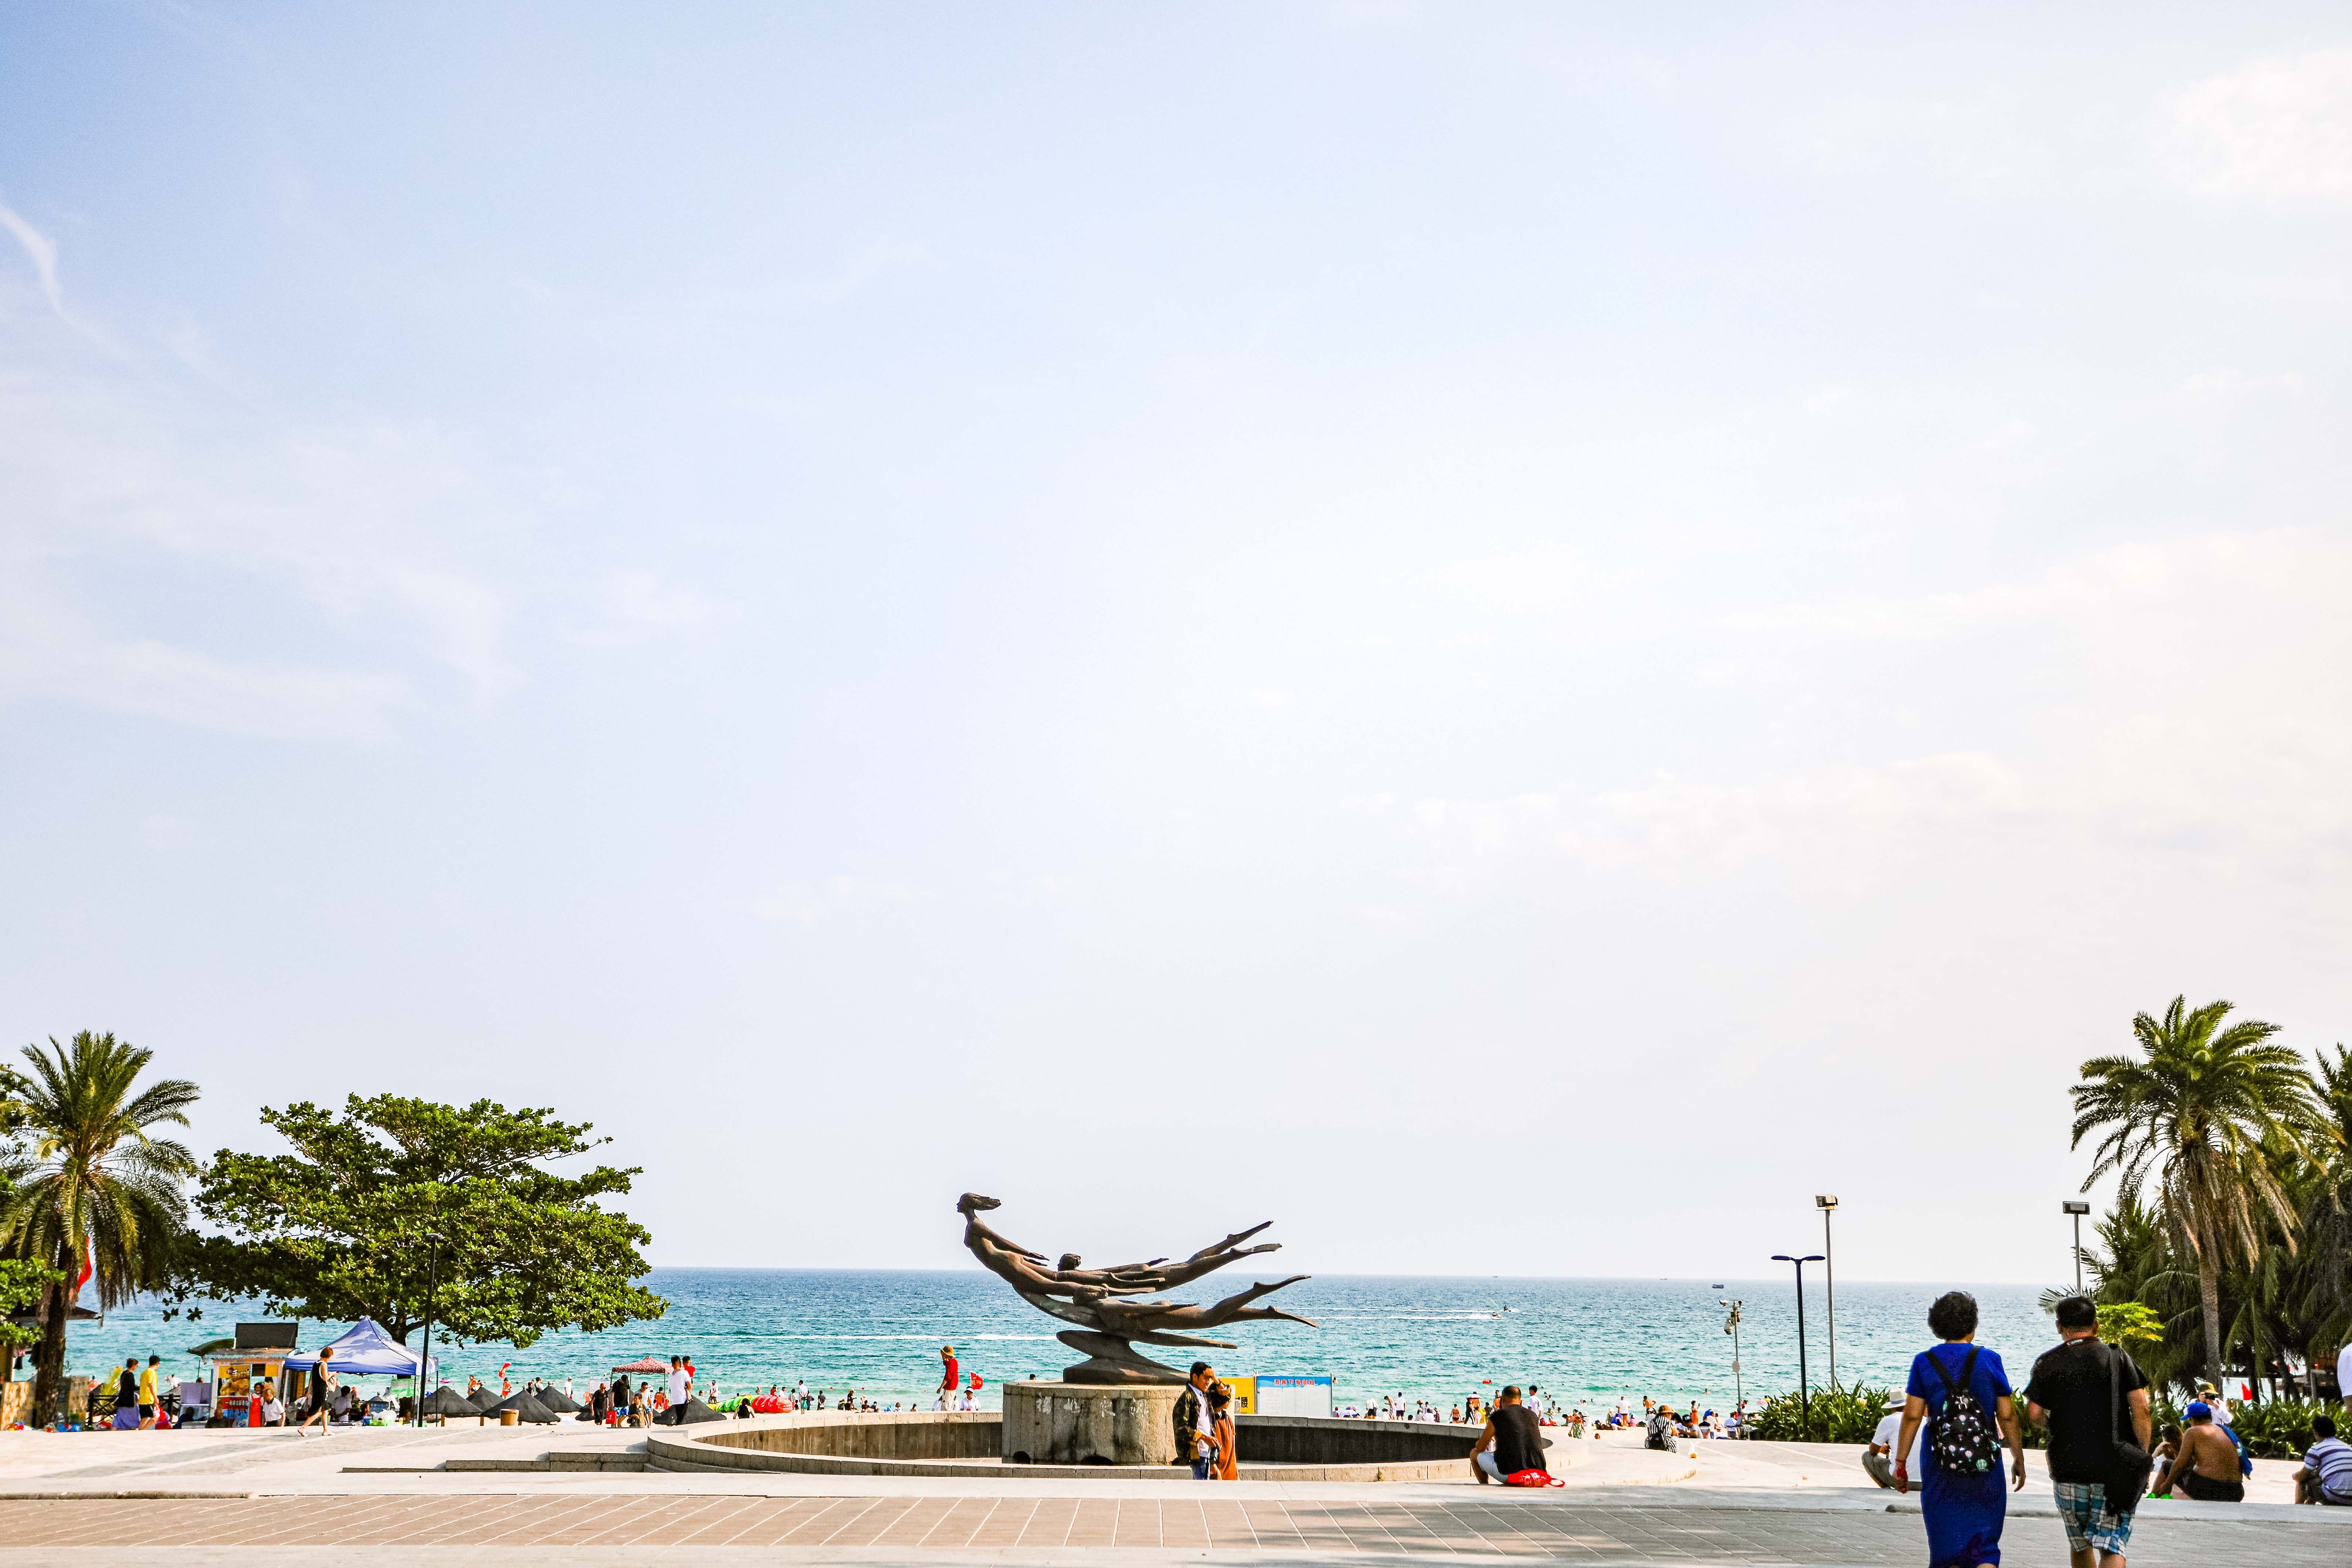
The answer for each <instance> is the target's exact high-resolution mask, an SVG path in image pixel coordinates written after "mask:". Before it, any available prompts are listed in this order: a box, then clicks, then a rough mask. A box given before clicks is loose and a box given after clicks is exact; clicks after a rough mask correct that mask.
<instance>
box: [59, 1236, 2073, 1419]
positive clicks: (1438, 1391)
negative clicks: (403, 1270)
mask: <svg viewBox="0 0 2352 1568" xmlns="http://www.w3.org/2000/svg"><path fill="white" fill-rule="evenodd" d="M648 1283H649V1284H650V1285H651V1287H652V1288H653V1289H655V1290H656V1292H658V1293H660V1294H661V1295H663V1296H666V1297H667V1298H668V1299H669V1301H670V1310H669V1312H668V1315H667V1316H666V1317H664V1318H662V1319H661V1320H659V1321H656V1322H651V1323H633V1324H630V1325H629V1326H627V1327H626V1328H622V1329H615V1330H613V1331H609V1332H606V1333H602V1334H593V1335H590V1334H580V1333H561V1334H551V1335H549V1336H547V1337H546V1338H545V1339H542V1340H541V1341H540V1342H538V1343H537V1344H535V1345H533V1346H531V1347H530V1349H529V1350H525V1351H518V1350H516V1349H514V1348H513V1347H511V1346H508V1345H488V1344H486V1345H470V1346H452V1345H446V1344H436V1358H437V1359H438V1360H439V1361H440V1363H441V1367H442V1372H443V1374H444V1375H445V1376H447V1377H451V1378H453V1379H455V1380H457V1381H458V1382H460V1383H462V1382H463V1380H464V1377H465V1375H466V1374H467V1373H478V1374H479V1375H481V1376H482V1377H483V1378H484V1379H485V1380H487V1381H489V1382H491V1383H493V1384H495V1383H496V1381H497V1376H498V1372H499V1365H500V1363H506V1362H511V1363H513V1370H512V1372H510V1373H509V1376H510V1377H511V1378H513V1380H514V1381H516V1382H518V1383H520V1381H521V1380H522V1379H523V1378H524V1377H526V1376H539V1377H546V1378H552V1379H554V1380H556V1381H559V1382H560V1381H562V1379H563V1378H565V1377H571V1378H573V1379H575V1380H577V1381H578V1382H579V1383H580V1384H581V1385H582V1386H583V1387H585V1386H588V1385H590V1384H593V1383H594V1381H595V1380H596V1379H598V1378H600V1377H603V1376H605V1375H606V1374H607V1373H608V1371H609V1369H610V1368H611V1367H613V1366H614V1365H615V1364H617V1363H622V1362H629V1361H635V1360H636V1359H637V1358H639V1357H641V1356H645V1355H658V1356H663V1357H667V1356H669V1355H671V1354H673V1353H678V1352H684V1353H686V1354H688V1355H691V1356H692V1357H693V1358H694V1363H695V1365H696V1367H697V1369H698V1371H699V1372H700V1373H702V1374H703V1375H704V1376H706V1377H715V1378H717V1379H718V1381H719V1384H721V1385H722V1386H723V1387H724V1388H727V1389H729V1390H734V1389H741V1388H748V1387H761V1388H764V1387H765V1386H767V1385H768V1384H772V1383H781V1384H786V1385H787V1386H789V1385H790V1384H792V1383H793V1381H794V1380H796V1379H799V1378H806V1379H807V1380H808V1383H809V1386H810V1387H811V1388H818V1387H824V1388H829V1389H833V1390H835V1391H839V1390H841V1389H844V1388H856V1390H858V1391H859V1392H860V1393H861V1394H866V1395H867V1396H869V1397H872V1398H874V1399H877V1400H878V1401H880V1402H882V1403H884V1404H887V1403H889V1402H890V1401H892V1400H908V1399H914V1398H918V1397H920V1398H922V1399H924V1400H926V1401H927V1402H928V1400H929V1394H930V1391H931V1390H932V1389H933V1388H935V1387H936V1386H937V1385H938V1382H939V1349H940V1346H941V1345H942V1344H948V1343H952V1344H954V1345H955V1346H956V1348H957V1350H958V1352H959V1353H960V1354H961V1359H962V1362H963V1364H964V1366H965V1367H966V1368H967V1369H970V1370H974V1371H977V1372H979V1373H981V1374H982V1377H983V1378H985V1379H986V1381H987V1389H986V1390H985V1392H984V1394H983V1400H982V1403H983V1404H985V1405H989V1406H991V1407H993V1406H994V1405H995V1399H994V1394H995V1390H996V1388H997V1386H998V1385H999V1384H1003V1383H1004V1382H1006V1381H1008V1380H1011V1379H1013V1378H1019V1377H1027V1376H1032V1375H1038V1374H1044V1375H1048V1376H1052V1375H1057V1374H1058V1373H1059V1370H1060V1369H1061V1368H1062V1367H1064V1366H1066V1365H1068V1364H1070V1363H1073V1362H1075V1361H1076V1360H1078V1359H1079V1358H1078V1357H1077V1356H1076V1354H1075V1353H1074V1352H1070V1351H1069V1350H1067V1349H1066V1348H1065V1347H1064V1346H1063V1345H1062V1344H1060V1343H1059V1342H1057V1341H1055V1338H1054V1330H1055V1328H1056V1327H1058V1326H1059V1325H1057V1324H1055V1323H1054V1322H1052V1321H1049V1320H1048V1319H1046V1318H1045V1315H1044V1314H1042V1313H1040V1312H1037V1311H1035V1310H1033V1309H1032V1308H1030V1307H1028V1306H1027V1305H1025V1304H1024V1302H1022V1301H1021V1300H1019V1299H1018V1298H1017V1297H1015V1296H1014V1295H1013V1293H1012V1291H1011V1290H1009V1289H1006V1288H1005V1286H1004V1285H1003V1282H1002V1281H1001V1280H999V1279H997V1278H996V1277H995V1276H994V1275H992V1274H986V1273H982V1272H980V1271H979V1270H976V1269H975V1270H971V1271H969V1272H936V1273H935V1272H914V1271H907V1272H897V1271H847V1270H840V1271H835V1270H821V1269H767V1268H756V1269H755V1268H657V1269H656V1270H654V1272H653V1274H652V1277H651V1278H650V1279H649V1280H648ZM1950 1288H1951V1287H1949V1286H1948V1285H1944V1284H1935V1285H1909V1284H1884V1283H1875V1284H1874V1283H1844V1284H1841V1285H1840V1286H1839V1288H1838V1292H1837V1365H1838V1375H1839V1376H1840V1378H1842V1379H1843V1380H1844V1381H1847V1382H1851V1381H1853V1378H1854V1377H1855V1376H1856V1375H1857V1374H1859V1375H1861V1376H1864V1377H1866V1378H1868V1379H1870V1380H1871V1381H1873V1382H1876V1383H1895V1382H1899V1381H1900V1379H1901V1378H1902V1377H1903V1375H1904V1373H1905V1372H1906V1369H1907V1368H1908V1367H1909V1365H1910V1362H1911V1357H1912V1355H1913V1354H1914V1353H1915V1352H1917V1351H1919V1350H1920V1349H1922V1348H1924V1347H1925V1346H1926V1345H1927V1343H1928V1334H1927V1303H1928V1302H1929V1301H1930V1300H1933V1299H1934V1298H1935V1297H1936V1296H1937V1295H1938V1294H1940V1293H1941V1292H1942V1291H1944V1290H1945V1289H1950ZM1963 1288H1964V1289H1965V1288H1966V1287H1963ZM1972 1294H1974V1295H1975V1296H1976V1298H1977V1300H1978V1302H1979V1307H1980V1308H1981V1310H1982V1314H1983V1323H1982V1327H1981V1329H1980V1330H1979V1335H1978V1338H1979V1342H1981V1343H1984V1344H1987V1345H1990V1346H1991V1347H1992V1348H1993V1349H1995V1350H1998V1351H1999V1352H2001V1354H2002V1356H2003V1358H2004V1359H2005V1360H2006V1361H2007V1362H2008V1363H2010V1365H2011V1367H2012V1368H2013V1369H2015V1371H2016V1373H2017V1374H2018V1375H2022V1373H2023V1369H2024V1367H2025V1365H2026V1364H2027V1363H2030V1362H2031V1361H2032V1358H2033V1357H2034V1356H2035V1355H2036V1354H2038V1353H2040V1352H2042V1350H2044V1349H2046V1348H2048V1346H2049V1345H2050V1344H2051V1343H2053V1342H2054V1341H2055V1339H2056V1335H2055V1333H2054V1332H2053V1330H2052V1328H2051V1325H2050V1320H2049V1318H2048V1316H2047V1315H2046V1314H2044V1313H2043V1312H2042V1310H2041V1309H2040V1308H2039V1307H2038V1306H2037V1305H2036V1304H2035V1299H2036V1296H2037V1294H2038V1293H2037V1292H2036V1291H2035V1290H2034V1289H2033V1288H2032V1287H2030V1286H2023V1285H1989V1286H1980V1287H1976V1288H1974V1289H1973V1290H1972ZM1722 1296H1731V1297H1735V1298H1739V1299H1743V1300H1745V1301H1746V1303H1747V1306H1746V1314H1745V1321H1744V1322H1743V1323H1742V1325H1741V1329H1740V1349H1741V1352H1742V1356H1741V1359H1742V1366H1743V1381H1744V1384H1745V1387H1746V1391H1747V1393H1748V1396H1749V1397H1750V1398H1753V1397H1755V1396H1756V1395H1757V1393H1758V1391H1759V1389H1760V1390H1763V1391H1765V1392H1778V1391H1781V1390H1786V1389H1791V1388H1794V1387H1795V1386H1796V1384H1797V1333H1796V1301H1795V1296H1794V1293H1793V1291H1792V1290H1791V1289H1790V1285H1789V1282H1788V1281H1787V1280H1786V1279H1780V1280H1735V1281H1727V1282H1726V1283H1725V1285H1724V1287H1723V1288H1720V1289H1718V1288H1717V1286H1716V1285H1715V1283H1714V1282H1713V1281H1710V1280H1686V1279H1654V1280H1653V1279H1504V1278H1495V1279H1459V1278H1440V1279H1412V1278H1389V1277H1375V1276H1327V1277H1324V1278H1321V1279H1310V1280H1308V1281H1307V1282H1306V1283H1304V1284H1301V1285H1296V1286H1293V1287H1291V1288H1290V1289H1287V1290H1286V1291H1284V1292H1283V1293H1282V1295H1281V1297H1280V1298H1279V1300H1281V1302H1282V1304H1283V1305H1284V1306H1286V1307H1287V1308H1288V1309H1289V1310H1292V1311H1295V1312H1297V1313H1299V1314H1301V1315H1302V1316H1305V1317H1309V1318H1313V1319H1316V1320H1317V1321H1318V1323H1319V1324H1320V1325H1321V1326H1320V1327H1319V1328H1314V1329H1310V1328H1306V1327H1303V1326H1300V1325H1297V1324H1293V1323H1250V1324H1240V1325H1236V1326H1234V1328H1233V1329H1232V1330H1230V1331H1227V1332H1226V1333H1224V1334H1223V1336H1221V1337H1223V1338H1228V1339H1232V1340H1234V1341H1236V1342H1239V1343H1240V1345H1241V1348H1240V1349H1239V1350H1236V1351H1223V1352H1214V1353H1213V1357H1212V1359H1213V1360H1214V1361H1215V1363H1216V1364H1217V1367H1218V1370H1219V1371H1220V1372H1223V1373H1229V1374H1249V1373H1265V1374H1275V1373H1292V1374H1305V1373H1328V1374H1329V1375H1331V1376H1332V1377H1333V1378H1334V1379H1335V1380H1336V1388H1337V1394H1336V1397H1337V1398H1338V1399H1339V1401H1340V1402H1341V1403H1346V1402H1348V1401H1349V1400H1355V1401H1359V1402H1360V1401H1363V1400H1366V1399H1370V1398H1372V1397H1375V1396H1377V1395H1378V1394H1382V1393H1394V1392H1400V1391H1401V1392H1402V1393H1404V1394H1408V1395H1426V1396H1428V1397H1429V1398H1431V1399H1432V1400H1433V1401H1436V1402H1439V1403H1441V1404H1451V1403H1453V1402H1454V1401H1458V1400H1459V1399H1460V1398H1461V1397H1462V1396H1463V1395H1464V1394H1467V1393H1472V1392H1481V1391H1483V1392H1489V1393H1491V1390H1490V1389H1486V1380H1487V1379H1492V1380H1493V1383H1494V1384H1495V1385H1496V1386H1497V1387H1499V1386H1500V1385H1501V1384H1504V1383H1519V1384H1526V1383H1529V1382H1533V1383H1536V1384H1541V1385H1542V1386H1543V1387H1545V1388H1547V1389H1549V1390H1551V1391H1553V1392H1554V1394H1557V1395H1559V1396H1561V1397H1563V1398H1567V1397H1571V1396H1572V1397H1575V1398H1580V1399H1585V1400H1589V1401H1591V1402H1593V1403H1595V1404H1605V1403H1610V1402H1613V1401H1614V1400H1615V1399H1616V1398H1617V1396H1618V1395H1619V1394H1627V1395H1630V1396H1633V1397H1634V1398H1635V1399H1636V1400H1637V1401H1638V1398H1639V1396H1640V1395H1641V1394H1654V1395H1657V1396H1661V1397H1668V1398H1673V1399H1675V1400H1684V1399H1694V1398H1695V1399H1697V1400H1698V1401H1700V1403H1702V1404H1708V1405H1718V1406H1723V1407H1728V1405H1730V1404H1731V1402H1732V1390H1733V1378H1732V1368H1731V1340H1730V1338H1729V1337H1728V1336H1727V1335H1726V1334H1725V1333H1724V1332H1723V1318H1724V1311H1723V1309H1722V1308H1720V1307H1718V1306H1717V1304H1716V1302H1717V1298H1718V1297H1722ZM1823 1307H1824V1302H1823V1300H1822V1294H1821V1291H1820V1289H1819V1287H1818V1286H1817V1285H1815V1284H1813V1283H1811V1282H1809V1283H1808V1285H1807V1289H1806V1314H1807V1322H1806V1327H1807V1331H1808V1333H1807V1342H1808V1345H1809V1351H1808V1353H1809V1355H1810V1357H1811V1375H1812V1378H1813V1380H1814V1382H1815V1384H1817V1385H1818V1384H1819V1383H1820V1382H1821V1381H1822V1380H1823V1379H1824V1378H1825V1377H1826V1375H1827V1372H1828V1352H1829V1340H1828V1334H1827V1331H1826V1324H1825V1322H1824V1313H1823ZM257 1315H258V1314H257V1313H255V1312H253V1311H251V1310H249V1309H248V1310H246V1311H245V1312H242V1313H240V1312H239V1311H237V1310H235V1309H234V1308H228V1309H224V1308H222V1307H219V1306H217V1305H215V1306H213V1307H210V1308H207V1309H206V1310H205V1320H204V1321H203V1322H201V1323H198V1324H194V1325H190V1324H189V1323H188V1322H186V1321H184V1320H182V1321H175V1322H165V1321H163V1316H162V1313H161V1311H160V1310H158V1309H157V1308H156V1307H154V1306H153V1305H152V1303H146V1302H141V1303H135V1304H133V1305H131V1306H130V1307H127V1308H125V1309H123V1310H121V1311H118V1312H116V1313H114V1314H113V1315H112V1316H111V1317H110V1318H109V1320H108V1321H106V1322H105V1323H104V1324H103V1325H100V1324H94V1323H91V1324H76V1325H75V1326H74V1327H73V1328H72V1330H71V1331H69V1336H68V1363H69V1364H70V1366H71V1369H72V1370H73V1371H75V1372H76V1373H85V1372H91V1371H95V1370H97V1369H99V1368H100V1367H103V1366H108V1365H112V1366H120V1365H121V1363H122V1358H123V1357H124V1356H125V1355H129V1354H131V1353H134V1352H135V1353H137V1354H138V1355H139V1356H140V1357H141V1359H142V1361H143V1360H144V1359H145V1357H146V1356H147V1354H148V1353H149V1352H161V1353H162V1354H163V1358H164V1362H165V1364H166V1366H167V1367H169V1368H171V1369H172V1370H173V1372H174V1373H176V1374H184V1375H193V1373H194V1363H193V1361H192V1359H191V1358H190V1357H189V1356H187V1354H186V1353H185V1351H186V1348H187V1347H188V1346H190V1345H194V1344H196V1343H198V1342H202V1341H204V1340H206V1339H211V1338H214V1337H216V1336H217V1335H221V1334H225V1333H226V1332H227V1331H228V1329H227V1325H229V1324H230V1323H232V1322H235V1321H236V1320H237V1319H238V1318H239V1317H240V1316H243V1317H247V1318H252V1317H256V1316H257ZM348 1326H349V1325H347V1324H341V1323H335V1324H320V1323H305V1324H304V1325H303V1326H302V1334H301V1343H302V1346H303V1348H305V1349H310V1348H313V1347H315V1346H317V1345H319V1344H321V1343H323V1342H326V1341H327V1340H329V1339H331V1338H332V1337H334V1335H335V1334H337V1333H339V1332H341V1331H342V1330H343V1329H344V1328H346V1327H348ZM1164 1353H1165V1354H1167V1355H1170V1356H1181V1355H1182V1354H1183V1352H1164ZM18 1375H19V1376H25V1375H29V1373H26V1372H21V1371H20V1372H19V1373H18Z"/></svg>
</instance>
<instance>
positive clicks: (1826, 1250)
mask: <svg viewBox="0 0 2352 1568" xmlns="http://www.w3.org/2000/svg"><path fill="white" fill-rule="evenodd" d="M1813 1206H1814V1207H1815V1208H1817V1209H1819V1210H1821V1211H1822V1285H1823V1287H1824V1288H1825V1290H1826V1293H1827V1295H1828V1296H1829V1306H1830V1386H1831V1387H1832V1388H1835V1387H1836V1386H1837V1263H1836V1261H1835V1259H1836V1253H1835V1250H1834V1249H1833V1248H1832V1247H1831V1246H1830V1211H1831V1210H1832V1209H1833V1208H1835V1207H1837V1194H1835V1193H1815V1194H1813Z"/></svg>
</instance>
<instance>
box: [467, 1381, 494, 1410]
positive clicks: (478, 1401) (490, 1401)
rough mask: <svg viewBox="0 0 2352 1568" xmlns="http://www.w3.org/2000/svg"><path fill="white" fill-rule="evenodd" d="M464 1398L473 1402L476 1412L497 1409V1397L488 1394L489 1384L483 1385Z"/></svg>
mask: <svg viewBox="0 0 2352 1568" xmlns="http://www.w3.org/2000/svg"><path fill="white" fill-rule="evenodd" d="M466 1397H467V1399H470V1400H472V1401H473V1402H474V1408H475V1409H477V1410H480V1411H490V1410H496V1409H497V1408H498V1407H499V1396H498V1395H497V1394H492V1393H491V1392H490V1388H489V1384H483V1385H482V1386H481V1387H479V1388H477V1389H474V1390H472V1391H471V1392H469V1393H468V1394H467V1395H466Z"/></svg>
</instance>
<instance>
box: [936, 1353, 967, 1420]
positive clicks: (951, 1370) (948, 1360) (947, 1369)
mask: <svg viewBox="0 0 2352 1568" xmlns="http://www.w3.org/2000/svg"><path fill="white" fill-rule="evenodd" d="M940 1369H941V1370H940V1402H939V1407H940V1409H941V1410H946V1409H949V1408H950V1407H951V1406H953V1405H954V1404H955V1395H956V1389H957V1387H958V1385H959V1384H961V1381H962V1380H961V1378H960V1377H959V1376H958V1375H957V1373H956V1354H955V1346H953V1345H941V1346H940Z"/></svg>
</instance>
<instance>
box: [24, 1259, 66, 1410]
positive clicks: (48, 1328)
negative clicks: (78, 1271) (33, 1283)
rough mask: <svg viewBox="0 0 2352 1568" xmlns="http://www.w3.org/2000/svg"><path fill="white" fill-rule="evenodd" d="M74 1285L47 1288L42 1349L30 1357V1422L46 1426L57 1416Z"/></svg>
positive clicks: (63, 1393) (62, 1382)
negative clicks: (31, 1377)
mask: <svg viewBox="0 0 2352 1568" xmlns="http://www.w3.org/2000/svg"><path fill="white" fill-rule="evenodd" d="M72 1289H73V1287H72V1286H71V1285H67V1284H57V1285H52V1286H50V1287H48V1290H47V1295H48V1299H49V1313H48V1321H47V1322H45V1323H43V1324H42V1325H41V1348H40V1351H39V1353H38V1354H37V1355H36V1356H35V1357H34V1360H33V1425H34V1426H47V1425H49V1423H51V1422H52V1421H55V1420H56V1419H57V1418H58V1405H60V1404H62V1403H63V1402H64V1397H65V1387H66V1319H67V1318H68V1316H69V1315H70V1314H71V1313H72V1311H73V1296H72V1294H71V1292H72Z"/></svg>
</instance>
